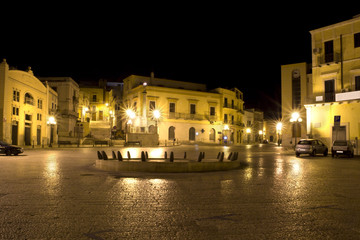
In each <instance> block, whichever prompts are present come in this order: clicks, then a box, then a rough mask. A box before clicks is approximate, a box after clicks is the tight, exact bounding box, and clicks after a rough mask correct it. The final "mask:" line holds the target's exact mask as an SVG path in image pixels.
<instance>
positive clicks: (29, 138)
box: [24, 123, 31, 146]
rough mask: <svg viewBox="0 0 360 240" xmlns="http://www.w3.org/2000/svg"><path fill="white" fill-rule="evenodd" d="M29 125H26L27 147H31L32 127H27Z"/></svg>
mask: <svg viewBox="0 0 360 240" xmlns="http://www.w3.org/2000/svg"><path fill="white" fill-rule="evenodd" d="M27 124H28V123H25V139H24V140H25V145H27V146H30V145H31V126H29V125H27Z"/></svg>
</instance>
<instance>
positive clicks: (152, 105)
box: [149, 101, 155, 110]
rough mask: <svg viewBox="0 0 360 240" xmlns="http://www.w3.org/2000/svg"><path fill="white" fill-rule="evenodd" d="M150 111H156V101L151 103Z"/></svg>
mask: <svg viewBox="0 0 360 240" xmlns="http://www.w3.org/2000/svg"><path fill="white" fill-rule="evenodd" d="M149 109H150V110H154V109H155V101H150V105H149Z"/></svg>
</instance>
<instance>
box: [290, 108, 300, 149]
mask: <svg viewBox="0 0 360 240" xmlns="http://www.w3.org/2000/svg"><path fill="white" fill-rule="evenodd" d="M290 122H292V123H294V125H293V126H294V137H295V144H294V147H295V146H296V140H297V139H296V138H297V125H298V123H300V122H302V118H301V117H300V114H299V113H298V112H294V113H292V114H291V119H290Z"/></svg>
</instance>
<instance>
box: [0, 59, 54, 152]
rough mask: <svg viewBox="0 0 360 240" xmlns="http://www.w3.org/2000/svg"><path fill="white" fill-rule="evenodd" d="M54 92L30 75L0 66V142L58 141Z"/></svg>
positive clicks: (35, 142)
mask: <svg viewBox="0 0 360 240" xmlns="http://www.w3.org/2000/svg"><path fill="white" fill-rule="evenodd" d="M57 98H58V95H57V93H56V92H55V91H54V90H53V89H51V87H50V86H49V85H48V84H47V83H45V84H43V83H42V82H41V81H40V80H39V79H38V78H36V77H35V76H34V74H33V71H32V70H31V68H29V69H28V70H27V71H22V70H17V69H13V68H10V67H9V65H8V63H7V62H6V60H5V59H4V60H3V61H2V63H1V64H0V140H1V141H5V142H8V143H11V144H14V145H20V146H25V145H42V146H44V145H51V144H52V143H56V142H57V124H56V119H55V118H53V117H51V116H52V115H53V114H55V113H56V108H57Z"/></svg>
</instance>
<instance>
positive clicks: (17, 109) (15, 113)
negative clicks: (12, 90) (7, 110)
mask: <svg viewBox="0 0 360 240" xmlns="http://www.w3.org/2000/svg"><path fill="white" fill-rule="evenodd" d="M12 114H13V115H15V116H19V108H18V107H13V109H12Z"/></svg>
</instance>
